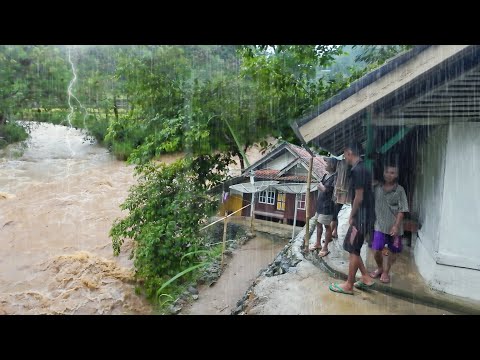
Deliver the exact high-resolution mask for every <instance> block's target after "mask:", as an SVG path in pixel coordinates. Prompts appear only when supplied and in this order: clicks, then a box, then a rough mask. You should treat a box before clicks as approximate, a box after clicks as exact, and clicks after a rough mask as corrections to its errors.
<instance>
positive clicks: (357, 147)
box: [345, 141, 363, 156]
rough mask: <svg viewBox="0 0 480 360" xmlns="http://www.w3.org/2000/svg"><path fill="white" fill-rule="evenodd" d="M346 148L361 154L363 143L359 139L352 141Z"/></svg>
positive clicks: (358, 154) (355, 153)
mask: <svg viewBox="0 0 480 360" xmlns="http://www.w3.org/2000/svg"><path fill="white" fill-rule="evenodd" d="M345 150H350V151H351V152H352V153H353V154H354V155H357V156H360V154H361V153H362V151H363V148H362V145H361V144H360V143H359V142H357V141H352V142H351V143H348V144H347V145H346V146H345Z"/></svg>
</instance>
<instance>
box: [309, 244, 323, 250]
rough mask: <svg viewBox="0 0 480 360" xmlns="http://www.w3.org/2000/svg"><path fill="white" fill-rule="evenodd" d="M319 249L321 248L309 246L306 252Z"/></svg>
mask: <svg viewBox="0 0 480 360" xmlns="http://www.w3.org/2000/svg"><path fill="white" fill-rule="evenodd" d="M321 248H322V246H315V245H310V246H309V248H308V250H310V251H315V250H318V249H321Z"/></svg>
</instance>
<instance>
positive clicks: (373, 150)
mask: <svg viewBox="0 0 480 360" xmlns="http://www.w3.org/2000/svg"><path fill="white" fill-rule="evenodd" d="M293 127H294V130H295V131H296V133H297V136H298V137H299V138H300V139H301V140H302V141H303V142H304V143H309V144H315V145H316V146H319V147H321V148H323V149H325V150H328V151H330V152H331V153H333V154H335V155H340V154H341V153H342V152H343V149H344V146H345V145H346V144H347V143H348V142H349V141H352V140H356V141H360V142H363V144H364V148H365V159H366V164H367V165H369V166H371V168H372V170H373V171H374V173H375V174H376V176H377V177H380V176H381V173H382V171H381V168H382V167H381V164H382V162H384V161H386V160H388V161H391V160H392V159H395V160H396V161H397V162H398V164H399V167H400V178H399V182H400V184H401V185H403V187H404V188H405V190H406V192H407V197H408V202H409V207H410V218H411V219H410V221H411V223H417V224H418V226H413V227H410V230H412V231H413V232H414V258H415V263H416V266H417V268H418V270H419V272H420V274H421V275H422V276H423V277H424V278H425V280H426V281H427V282H428V283H429V284H430V286H431V287H432V288H434V289H437V290H439V291H444V292H446V293H450V294H453V295H458V296H463V297H466V298H470V299H475V300H480V241H478V237H479V230H478V224H479V222H480V187H479V178H480V46H472V45H433V46H417V47H414V48H413V49H412V50H410V51H408V52H406V53H403V54H401V55H399V56H397V57H395V58H393V59H391V60H390V61H388V62H387V63H386V64H384V65H383V66H382V67H380V68H378V69H376V70H374V71H372V72H371V73H369V74H367V75H366V76H364V77H363V78H361V79H360V80H358V81H357V82H355V83H353V84H351V86H350V87H349V88H348V89H346V90H344V91H342V92H340V93H339V94H337V95H336V96H334V97H333V98H331V99H330V100H328V101H326V102H325V103H323V104H321V105H320V106H319V107H318V108H317V109H316V110H315V112H313V113H312V114H310V115H309V116H306V117H305V118H303V119H299V120H298V121H297V122H296V123H295V124H294V125H293ZM413 220H414V221H413Z"/></svg>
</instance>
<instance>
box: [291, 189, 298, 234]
mask: <svg viewBox="0 0 480 360" xmlns="http://www.w3.org/2000/svg"><path fill="white" fill-rule="evenodd" d="M297 201H298V194H295V213H294V214H293V230H292V240H293V238H294V237H295V228H296V227H297V211H298V209H297Z"/></svg>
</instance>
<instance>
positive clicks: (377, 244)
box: [372, 231, 402, 254]
mask: <svg viewBox="0 0 480 360" xmlns="http://www.w3.org/2000/svg"><path fill="white" fill-rule="evenodd" d="M385 244H388V248H389V249H390V251H391V252H392V253H395V254H398V253H401V252H402V238H401V237H400V236H395V237H393V236H391V235H388V234H384V233H382V232H380V231H374V233H373V242H372V249H373V250H382V249H383V248H384V247H385Z"/></svg>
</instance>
